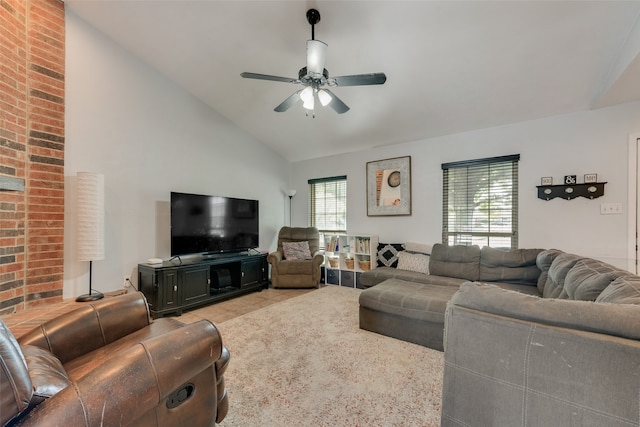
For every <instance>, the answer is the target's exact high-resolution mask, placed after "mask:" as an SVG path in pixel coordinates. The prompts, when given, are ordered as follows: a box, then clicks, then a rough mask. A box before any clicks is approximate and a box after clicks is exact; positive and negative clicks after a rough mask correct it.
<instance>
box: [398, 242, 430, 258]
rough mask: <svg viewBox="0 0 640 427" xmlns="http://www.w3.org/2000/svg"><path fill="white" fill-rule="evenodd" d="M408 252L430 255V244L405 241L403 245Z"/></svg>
mask: <svg viewBox="0 0 640 427" xmlns="http://www.w3.org/2000/svg"><path fill="white" fill-rule="evenodd" d="M404 246H405V247H406V248H407V250H408V251H409V252H419V253H421V254H426V255H431V248H432V246H431V245H427V244H424V243H415V242H407V243H405V245H404Z"/></svg>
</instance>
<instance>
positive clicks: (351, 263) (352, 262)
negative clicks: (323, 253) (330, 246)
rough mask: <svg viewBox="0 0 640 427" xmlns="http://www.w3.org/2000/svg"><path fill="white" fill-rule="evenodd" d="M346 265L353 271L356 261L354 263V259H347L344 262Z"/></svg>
mask: <svg viewBox="0 0 640 427" xmlns="http://www.w3.org/2000/svg"><path fill="white" fill-rule="evenodd" d="M344 265H345V266H346V267H347V268H348V269H349V270H353V266H354V265H355V264H354V261H353V258H345V260H344Z"/></svg>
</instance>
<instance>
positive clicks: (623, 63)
mask: <svg viewBox="0 0 640 427" xmlns="http://www.w3.org/2000/svg"><path fill="white" fill-rule="evenodd" d="M65 4H66V6H67V9H68V10H70V11H71V12H72V13H75V14H76V15H77V16H79V17H80V18H82V19H83V20H85V21H87V22H88V23H89V24H90V25H92V26H94V27H96V28H97V29H98V30H100V31H102V32H104V33H105V34H106V35H107V36H108V37H110V38H112V39H113V40H114V41H115V42H116V43H118V44H120V45H122V46H123V47H124V48H125V49H127V50H128V51H130V52H131V53H133V54H134V55H136V56H137V57H139V58H140V59H141V60H143V61H145V62H146V63H148V64H150V65H151V66H152V67H154V68H156V69H157V70H159V71H160V72H161V73H163V74H164V75H165V76H166V77H167V78H169V79H171V80H172V81H174V82H175V83H176V84H177V85H179V86H181V87H183V88H184V89H185V90H187V91H189V92H190V93H192V94H193V95H194V96H196V97H198V98H199V99H201V100H202V101H203V102H204V103H206V104H208V105H209V106H211V108H213V109H214V110H216V111H217V112H218V113H220V114H221V115H222V116H224V117H226V118H227V119H229V120H230V121H231V122H233V123H235V124H236V125H237V126H239V127H240V128H242V129H244V130H245V131H247V132H249V133H250V134H252V135H253V136H255V138H257V139H258V140H260V141H262V142H263V143H265V144H267V145H269V146H271V147H272V148H273V149H274V150H276V151H277V152H279V153H281V154H282V155H283V156H284V157H285V158H287V159H289V160H291V161H298V160H303V159H309V158H315V157H322V156H328V155H334V154H339V153H344V152H352V151H357V150H362V149H366V148H369V147H375V146H382V145H388V144H397V143H402V142H408V141H415V140H421V139H425V138H429V137H434V136H440V135H445V134H452V133H458V132H464V131H469V130H474V129H480V128H486V127H492V126H500V125H505V124H509V123H514V122H519V121H525V120H531V119H536V118H542V117H548V116H552V115H557V114H563V113H568V112H574V111H581V110H588V109H592V108H602V107H606V106H611V105H615V104H619V103H623V102H632V101H638V100H640V23H639V16H640V1H396V0H394V1H363V0H359V1H336V0H333V1H322V0H316V1H291V0H289V1H270V0H262V1H238V0H233V1H219V0H208V1H207V0H200V1H194V0H173V1H169V0H129V1H114V0H65ZM312 7H313V8H316V9H318V10H319V12H320V15H321V21H320V22H319V23H318V24H317V25H316V26H315V38H316V39H319V40H322V41H324V42H325V43H327V44H328V45H329V47H328V53H327V60H326V63H325V67H326V68H327V70H328V71H329V73H330V75H331V76H340V75H349V74H362V73H371V72H384V73H385V74H386V75H387V82H386V83H385V84H384V85H381V86H358V87H336V88H333V89H332V90H333V92H334V93H335V94H336V95H337V96H338V97H340V99H342V101H344V102H345V103H346V104H347V105H348V106H349V107H351V110H350V111H348V112H347V113H345V114H341V115H338V114H336V113H335V112H334V111H333V110H332V109H330V108H327V107H325V108H317V109H316V114H315V118H312V117H311V116H309V117H307V116H306V115H305V110H304V109H303V107H302V105H301V103H300V104H298V105H295V106H294V107H292V108H291V109H289V110H288V111H287V112H284V113H277V112H274V111H273V109H274V107H275V106H276V105H278V104H280V103H281V102H282V101H283V100H284V99H285V98H287V97H288V96H289V95H291V94H292V93H293V92H295V91H296V90H298V89H300V88H301V86H299V85H294V84H289V83H281V82H273V81H260V80H249V79H243V78H241V77H240V73H241V72H243V71H250V72H255V73H262V74H272V75H277V76H283V77H292V78H297V75H298V70H299V69H300V68H302V67H303V66H305V61H306V53H305V44H306V40H307V39H310V38H311V26H310V25H309V23H308V22H307V20H306V11H307V10H308V9H309V8H312Z"/></svg>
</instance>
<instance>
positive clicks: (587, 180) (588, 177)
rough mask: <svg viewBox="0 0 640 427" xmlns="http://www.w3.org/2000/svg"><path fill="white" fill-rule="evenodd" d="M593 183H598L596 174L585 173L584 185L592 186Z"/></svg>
mask: <svg viewBox="0 0 640 427" xmlns="http://www.w3.org/2000/svg"><path fill="white" fill-rule="evenodd" d="M594 182H598V174H597V173H586V174H584V183H585V184H592V183H594Z"/></svg>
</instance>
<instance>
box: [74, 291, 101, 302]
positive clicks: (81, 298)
mask: <svg viewBox="0 0 640 427" xmlns="http://www.w3.org/2000/svg"><path fill="white" fill-rule="evenodd" d="M102 298H104V294H103V293H102V292H95V293H91V294H85V295H80V296H79V297H78V298H76V301H78V302H88V301H97V300H99V299H102Z"/></svg>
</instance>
